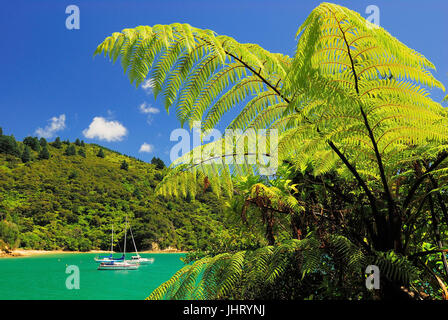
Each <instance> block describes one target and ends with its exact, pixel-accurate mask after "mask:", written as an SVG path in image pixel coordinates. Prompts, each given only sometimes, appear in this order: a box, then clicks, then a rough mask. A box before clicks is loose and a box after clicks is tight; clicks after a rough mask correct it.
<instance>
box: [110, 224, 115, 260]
mask: <svg viewBox="0 0 448 320" xmlns="http://www.w3.org/2000/svg"><path fill="white" fill-rule="evenodd" d="M110 253H111V254H112V253H114V225H112V243H111V244H110Z"/></svg>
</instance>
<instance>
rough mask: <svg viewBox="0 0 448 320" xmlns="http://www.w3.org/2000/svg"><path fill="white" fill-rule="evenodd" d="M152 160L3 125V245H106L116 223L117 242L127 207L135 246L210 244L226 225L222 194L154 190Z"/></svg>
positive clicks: (159, 172) (158, 171)
mask: <svg viewBox="0 0 448 320" xmlns="http://www.w3.org/2000/svg"><path fill="white" fill-rule="evenodd" d="M37 142H38V143H37ZM38 145H39V146H38ZM58 147H59V148H58ZM45 148H46V149H47V151H48V152H46V151H44V149H45ZM100 150H102V152H103V155H104V157H101V154H99V153H101V152H100ZM46 153H47V154H46ZM48 156H49V157H48ZM46 157H48V159H46ZM153 160H156V161H153V162H154V163H155V164H150V163H146V162H143V161H141V160H138V159H135V158H132V157H128V156H126V155H122V154H120V153H118V152H115V151H112V150H109V149H107V148H103V147H101V146H99V145H96V144H84V142H80V141H79V140H77V141H76V143H70V142H62V143H61V144H60V146H58V143H54V142H53V143H48V144H47V143H46V142H45V141H44V139H41V141H39V140H37V138H31V137H27V138H25V139H24V141H23V142H19V141H15V139H14V137H13V136H6V135H2V134H1V130H0V245H1V246H3V247H4V246H8V247H21V248H30V249H44V250H54V249H64V250H81V251H87V250H92V249H104V250H107V249H109V248H110V236H111V228H112V225H113V226H114V229H115V232H116V240H117V243H116V250H118V249H119V245H121V246H122V241H121V238H122V237H123V227H124V219H125V218H124V217H125V216H126V215H128V217H129V220H130V223H131V226H132V230H133V233H134V237H135V240H136V242H137V246H138V248H139V250H147V249H155V248H160V249H164V248H168V247H172V248H177V249H180V250H194V249H200V250H207V249H209V247H210V246H213V241H214V240H213V239H211V237H212V235H214V236H215V238H216V234H219V233H220V232H221V231H223V230H224V227H223V222H222V220H221V217H222V213H221V212H220V210H221V209H219V208H221V205H220V203H219V200H218V199H217V198H216V197H215V196H214V195H213V194H212V193H211V192H208V191H207V192H205V193H203V194H202V195H200V196H198V197H197V198H196V199H195V200H188V199H187V200H185V201H182V200H179V199H178V200H172V201H168V200H166V199H163V198H160V197H156V196H155V195H154V188H155V186H156V185H157V183H158V182H159V181H160V180H161V179H162V178H163V175H164V173H165V171H166V170H167V169H162V167H163V162H161V161H160V159H153ZM121 249H122V248H121ZM128 249H132V247H131V246H130V247H129V248H128Z"/></svg>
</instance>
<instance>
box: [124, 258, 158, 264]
mask: <svg viewBox="0 0 448 320" xmlns="http://www.w3.org/2000/svg"><path fill="white" fill-rule="evenodd" d="M126 262H127V263H130V264H152V263H153V262H154V259H152V258H151V259H146V258H143V259H133V260H126Z"/></svg>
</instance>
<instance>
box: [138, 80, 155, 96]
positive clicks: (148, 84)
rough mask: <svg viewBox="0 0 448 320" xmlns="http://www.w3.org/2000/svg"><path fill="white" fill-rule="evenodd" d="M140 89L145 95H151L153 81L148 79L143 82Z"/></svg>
mask: <svg viewBox="0 0 448 320" xmlns="http://www.w3.org/2000/svg"><path fill="white" fill-rule="evenodd" d="M141 87H142V89H143V90H144V91H145V92H146V93H147V94H151V93H152V90H153V88H154V80H153V79H148V80H146V81H144V82H143V84H142V86H141Z"/></svg>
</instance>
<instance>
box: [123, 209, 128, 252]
mask: <svg viewBox="0 0 448 320" xmlns="http://www.w3.org/2000/svg"><path fill="white" fill-rule="evenodd" d="M127 227H128V216H127V215H126V223H125V224H124V249H123V256H124V258H125V259H126V228H127Z"/></svg>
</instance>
